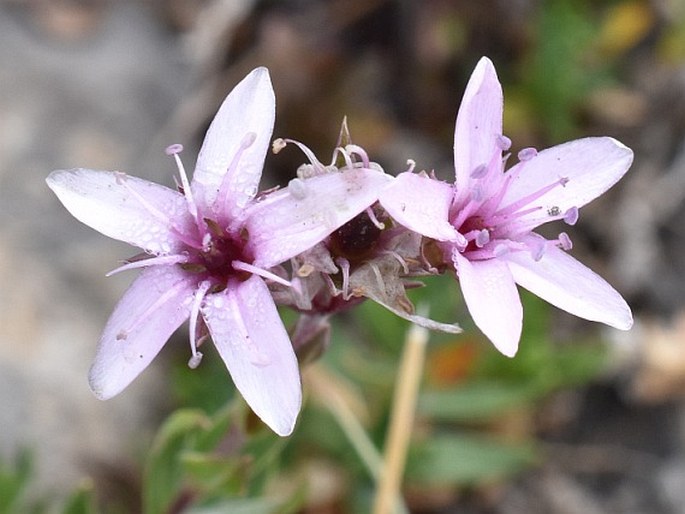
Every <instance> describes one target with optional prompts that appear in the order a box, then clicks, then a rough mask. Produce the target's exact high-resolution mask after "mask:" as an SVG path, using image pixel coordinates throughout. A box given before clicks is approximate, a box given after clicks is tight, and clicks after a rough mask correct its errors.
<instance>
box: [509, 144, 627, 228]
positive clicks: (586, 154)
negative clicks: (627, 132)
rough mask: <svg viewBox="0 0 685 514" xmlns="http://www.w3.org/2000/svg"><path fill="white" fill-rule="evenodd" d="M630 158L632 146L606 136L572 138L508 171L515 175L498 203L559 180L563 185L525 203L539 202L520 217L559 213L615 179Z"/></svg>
mask: <svg viewBox="0 0 685 514" xmlns="http://www.w3.org/2000/svg"><path fill="white" fill-rule="evenodd" d="M632 162H633V152H632V150H631V149H630V148H628V147H626V146H624V145H623V144H621V143H620V142H618V141H616V140H615V139H613V138H610V137H589V138H584V139H576V140H575V141H569V142H568V143H564V144H561V145H557V146H553V147H552V148H548V149H546V150H542V151H541V152H539V153H538V154H537V155H536V156H535V157H533V158H532V159H530V160H528V161H523V162H521V163H518V164H517V165H516V166H514V167H513V168H512V169H511V170H510V171H509V172H508V173H513V174H515V175H514V176H515V178H514V180H512V182H511V184H510V186H509V188H508V190H507V192H506V193H505V195H504V198H503V199H502V202H501V203H500V205H501V207H502V208H506V206H507V205H510V204H513V203H515V202H516V201H518V200H520V199H522V198H526V197H528V196H529V195H532V194H534V193H535V192H536V191H539V190H541V189H542V188H544V187H546V186H548V185H550V184H553V183H555V182H558V181H560V180H561V181H562V182H563V185H562V184H559V185H558V186H557V187H554V188H552V189H551V190H549V191H548V192H546V193H544V194H543V195H542V196H541V197H540V198H538V199H536V200H534V201H533V202H532V203H530V204H529V205H528V206H526V209H527V208H529V207H535V206H539V207H541V212H540V211H534V212H531V213H530V214H528V215H526V216H524V217H523V218H522V219H523V220H526V219H537V218H541V216H542V218H544V216H545V215H546V213H547V212H550V211H552V210H554V211H556V210H558V211H560V212H562V213H563V212H566V211H567V210H568V209H570V208H571V207H578V208H580V207H582V206H583V205H585V204H586V203H588V202H590V201H591V200H594V199H595V198H597V197H598V196H599V195H601V194H602V193H604V192H605V191H606V190H607V189H609V188H610V187H611V186H613V185H614V184H615V183H616V182H618V180H619V179H620V178H621V177H622V176H623V175H624V174H625V172H626V171H628V168H629V167H630V164H631V163H632ZM520 166H522V169H521V170H520V173H519V172H518V171H517V168H518V167H520ZM557 208H558V209H557Z"/></svg>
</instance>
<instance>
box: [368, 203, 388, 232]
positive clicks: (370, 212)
mask: <svg viewBox="0 0 685 514" xmlns="http://www.w3.org/2000/svg"><path fill="white" fill-rule="evenodd" d="M366 215H367V216H368V217H369V219H370V220H371V223H373V224H374V225H376V228H377V229H378V230H385V223H382V222H380V221H378V218H377V217H376V213H375V212H373V209H372V208H371V207H367V208H366Z"/></svg>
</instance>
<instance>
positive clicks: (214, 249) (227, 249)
mask: <svg viewBox="0 0 685 514" xmlns="http://www.w3.org/2000/svg"><path fill="white" fill-rule="evenodd" d="M203 221H204V222H205V224H206V226H207V231H206V232H205V233H204V236H203V237H202V238H200V239H202V241H203V242H202V244H201V245H192V247H191V248H189V249H188V250H187V255H188V260H187V262H184V263H181V264H180V266H181V267H182V268H183V269H184V270H185V271H188V272H191V273H197V274H198V279H199V280H208V281H209V282H210V283H211V284H212V289H213V290H221V289H224V288H225V287H226V286H227V285H228V281H229V280H230V279H231V278H237V279H239V280H241V281H242V280H247V279H248V278H250V273H248V272H247V271H244V270H242V269H238V268H235V267H234V263H235V262H237V261H239V262H242V263H245V264H249V263H252V262H253V261H254V257H253V255H252V253H251V252H250V251H249V250H248V248H247V233H246V232H245V231H243V232H242V234H238V235H232V234H229V233H228V232H227V231H226V230H225V229H223V228H221V227H220V226H219V224H218V223H217V222H215V221H214V220H211V219H208V218H205V219H204V220H203ZM198 246H201V248H198Z"/></svg>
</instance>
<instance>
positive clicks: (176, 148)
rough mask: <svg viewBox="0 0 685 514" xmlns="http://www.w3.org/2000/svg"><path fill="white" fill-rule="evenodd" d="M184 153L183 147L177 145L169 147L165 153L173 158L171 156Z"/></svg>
mask: <svg viewBox="0 0 685 514" xmlns="http://www.w3.org/2000/svg"><path fill="white" fill-rule="evenodd" d="M182 151H183V145H180V144H178V143H177V144H173V145H169V146H167V147H166V149H165V150H164V153H165V154H167V155H169V156H171V155H177V154H180V153H181V152H182Z"/></svg>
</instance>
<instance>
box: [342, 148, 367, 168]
mask: <svg viewBox="0 0 685 514" xmlns="http://www.w3.org/2000/svg"><path fill="white" fill-rule="evenodd" d="M345 150H347V151H348V152H349V153H350V154H351V155H358V156H359V158H360V159H361V160H362V164H363V165H364V167H365V168H368V167H369V156H368V154H367V153H366V150H364V149H363V148H362V147H361V146H359V145H345Z"/></svg>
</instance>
